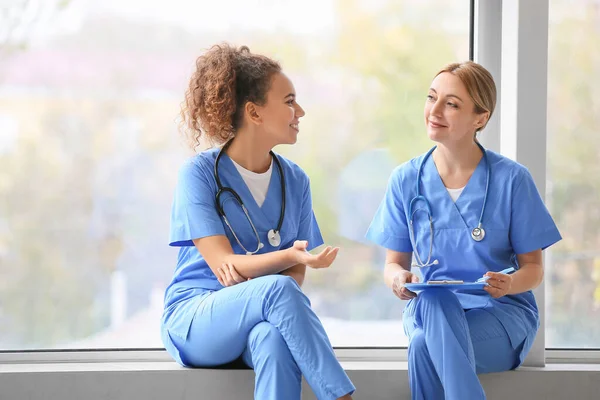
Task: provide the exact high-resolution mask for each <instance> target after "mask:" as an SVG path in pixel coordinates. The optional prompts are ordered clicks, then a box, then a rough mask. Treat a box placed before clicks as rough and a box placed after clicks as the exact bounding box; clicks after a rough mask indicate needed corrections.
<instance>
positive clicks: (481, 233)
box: [408, 142, 492, 268]
mask: <svg viewBox="0 0 600 400" xmlns="http://www.w3.org/2000/svg"><path fill="white" fill-rule="evenodd" d="M476 143H477V146H479V148H480V149H481V152H482V153H483V158H484V161H485V165H486V168H487V176H486V180H485V194H484V197H483V206H482V207H481V214H480V215H479V223H478V224H477V226H476V227H475V228H473V229H472V230H471V238H472V239H473V240H474V241H476V242H481V241H482V240H483V238H485V229H483V226H482V221H483V214H484V213H485V205H486V203H487V197H488V192H489V187H490V178H491V176H492V168H491V166H490V163H489V162H488V159H487V154H486V153H485V149H484V148H483V146H482V145H481V144H480V143H478V142H476ZM436 147H437V146H434V147H433V148H432V149H431V150H429V151H428V152H427V154H425V157H423V161H421V165H419V171H418V172H417V195H416V196H415V197H414V198H413V199H412V200H411V201H410V204H409V206H408V215H410V220H409V227H410V236H411V237H410V239H411V242H412V245H413V248H414V254H415V259H416V262H414V263H413V266H414V267H419V268H425V267H430V266H432V265H437V264H439V262H438V260H433V261H432V260H431V256H432V254H433V216H432V215H431V205H430V204H429V202H428V201H427V199H426V198H425V196H423V195H422V194H421V172H422V171H423V166H424V165H425V162H426V161H427V159H428V158H429V156H430V155H431V153H433V151H434V150H435V149H436ZM419 200H421V201H423V203H424V204H425V209H424V210H423V209H422V208H417V209H413V208H414V204H415V203H416V202H417V201H419ZM417 211H425V212H427V217H428V218H429V255H428V256H427V260H425V262H423V260H422V259H421V257H420V256H419V250H418V249H417V245H416V240H417V239H416V236H415V229H414V223H413V222H414V215H415V214H416V212H417Z"/></svg>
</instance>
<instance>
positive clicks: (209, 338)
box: [175, 275, 355, 399]
mask: <svg viewBox="0 0 600 400" xmlns="http://www.w3.org/2000/svg"><path fill="white" fill-rule="evenodd" d="M264 321H266V322H269V323H270V324H271V325H273V326H274V327H275V328H277V330H278V331H279V333H280V334H281V337H282V338H283V340H284V341H285V343H286V344H287V347H288V349H289V351H290V354H291V355H292V357H293V359H294V361H295V362H296V364H297V365H298V367H299V368H300V371H301V372H302V374H303V375H304V377H305V378H306V381H307V382H308V384H309V385H310V386H311V388H312V389H313V391H314V392H315V394H316V396H317V398H318V399H337V398H339V397H342V396H343V395H345V394H347V393H352V392H354V390H355V388H354V385H352V382H351V381H350V379H349V378H348V376H347V375H346V373H345V372H344V370H343V368H342V367H341V366H340V364H339V362H338V361H337V359H336V357H335V354H334V352H333V349H332V347H331V344H330V342H329V339H328V338H327V334H326V333H325V330H324V329H323V326H322V325H321V322H320V321H319V319H318V318H317V316H316V315H315V313H314V312H313V311H312V309H311V308H310V302H309V300H308V298H307V297H306V296H305V295H304V293H302V291H301V290H300V288H299V287H298V285H297V284H296V281H294V279H293V278H291V277H289V276H283V275H269V276H264V277H260V278H256V279H252V280H250V281H247V282H244V283H240V284H237V285H235V286H231V287H228V288H225V289H221V290H219V291H218V292H215V293H213V294H211V295H210V296H208V297H207V298H206V299H205V300H204V301H203V302H202V303H201V304H200V306H199V307H198V311H197V312H196V315H195V317H194V320H193V322H192V325H191V327H190V331H189V334H188V337H187V340H185V341H183V340H181V341H179V340H175V345H176V346H177V347H178V350H179V352H180V353H181V355H182V358H184V359H185V360H184V361H185V363H186V364H188V365H194V366H214V365H219V364H224V363H227V362H230V361H232V360H235V359H236V358H238V357H239V356H240V355H241V354H242V352H243V351H244V350H245V348H246V346H247V344H248V338H249V336H250V331H251V330H252V329H253V328H254V327H255V326H256V325H257V324H259V323H261V322H264ZM261 378H262V377H257V379H261ZM280 384H281V385H286V384H287V382H281V383H280Z"/></svg>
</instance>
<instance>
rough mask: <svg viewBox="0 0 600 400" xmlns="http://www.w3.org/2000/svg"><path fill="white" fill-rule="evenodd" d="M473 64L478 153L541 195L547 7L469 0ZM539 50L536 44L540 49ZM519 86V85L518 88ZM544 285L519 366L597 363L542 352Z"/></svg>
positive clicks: (351, 357)
mask: <svg viewBox="0 0 600 400" xmlns="http://www.w3.org/2000/svg"><path fill="white" fill-rule="evenodd" d="M471 2H472V3H471V4H472V7H471V9H472V10H473V32H472V33H471V35H472V37H473V42H474V43H473V48H472V52H473V54H474V61H476V62H479V63H481V64H482V65H484V66H485V67H486V68H487V69H488V70H489V71H490V72H491V73H492V75H493V76H494V79H495V80H496V84H497V87H498V105H497V108H496V111H495V113H494V114H495V115H494V116H493V117H492V119H491V120H490V122H489V123H488V126H487V128H486V129H485V131H484V132H482V135H481V138H480V139H481V142H482V143H483V145H484V146H486V147H487V148H489V149H492V150H494V151H498V152H501V153H502V154H504V155H506V156H508V157H510V158H512V159H514V160H517V161H519V162H520V163H522V164H524V165H525V166H527V167H528V168H529V170H530V171H531V173H532V175H533V178H534V180H535V182H536V185H537V187H538V189H539V191H540V193H541V194H542V196H543V195H544V194H545V188H546V184H545V180H546V141H547V138H546V112H547V101H540V99H547V70H548V46H547V43H548V11H549V0H471ZM540 44H542V45H540ZM520 83H521V85H520ZM544 288H545V286H544V283H542V284H541V285H540V287H538V288H537V289H536V290H535V296H536V300H537V303H538V306H539V310H540V317H541V323H540V330H539V333H538V336H537V338H536V341H535V343H534V345H533V347H532V349H531V351H530V353H529V356H528V357H527V359H526V361H525V365H527V366H544V365H545V364H546V363H549V364H553V363H561V364H589V363H595V364H597V363H600V351H594V350H556V349H546V348H545V341H544V339H545V325H546V324H545V318H544V317H545V315H544V305H545V295H544ZM335 352H336V355H337V356H338V358H339V359H340V361H406V360H407V350H406V348H375V347H373V348H336V349H335ZM130 361H140V362H144V361H148V362H162V361H165V362H166V361H171V357H170V356H169V355H168V354H167V353H166V351H165V350H164V349H123V350H119V349H109V350H63V351H60V350H56V351H54V350H52V351H5V352H0V364H14V363H19V364H20V363H23V364H35V363H68V362H102V363H113V362H115V363H116V362H130Z"/></svg>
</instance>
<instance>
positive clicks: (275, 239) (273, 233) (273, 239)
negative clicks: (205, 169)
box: [214, 141, 285, 255]
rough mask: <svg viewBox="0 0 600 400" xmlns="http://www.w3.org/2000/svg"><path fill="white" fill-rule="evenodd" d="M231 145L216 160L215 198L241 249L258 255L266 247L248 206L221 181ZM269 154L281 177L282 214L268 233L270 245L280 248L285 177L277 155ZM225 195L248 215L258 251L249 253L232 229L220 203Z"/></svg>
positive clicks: (247, 252) (224, 148) (218, 208)
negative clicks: (224, 157)
mask: <svg viewBox="0 0 600 400" xmlns="http://www.w3.org/2000/svg"><path fill="white" fill-rule="evenodd" d="M230 143H231V141H230V142H228V143H226V144H225V146H223V148H222V149H221V150H220V151H219V154H218V155H217V159H216V160H215V171H214V175H215V180H216V181H217V189H218V190H217V195H216V196H215V203H216V207H217V212H218V213H219V215H220V216H221V217H223V220H224V221H225V224H226V225H227V227H228V228H229V230H230V231H231V233H232V234H233V237H234V238H235V240H236V241H237V242H238V244H239V245H240V247H241V248H242V249H243V250H244V251H245V252H246V255H251V254H256V253H258V251H259V250H260V249H262V248H263V247H264V245H263V243H262V242H261V241H260V236H259V235H258V231H257V230H256V227H255V226H254V223H252V219H251V218H250V214H248V210H247V209H246V206H245V205H244V202H243V201H242V198H241V197H240V196H239V195H238V194H237V193H236V191H235V190H233V189H232V188H230V187H226V186H223V185H222V184H221V179H219V172H218V168H219V161H220V160H221V156H222V155H223V151H224V150H226V149H227V147H229V144H230ZM269 154H271V157H273V160H275V164H276V165H277V169H278V170H279V177H280V179H281V213H280V214H279V222H278V223H277V228H275V229H271V230H270V231H269V232H268V233H267V239H268V240H269V244H270V245H271V246H273V247H279V245H280V244H281V235H280V233H279V232H281V226H282V225H283V216H284V215H285V177H284V176H283V168H282V167H281V163H280V162H279V159H278V158H277V156H276V155H275V153H273V151H270V152H269ZM223 193H230V194H231V195H232V196H233V198H234V199H235V200H236V201H237V202H238V204H239V205H240V206H241V207H242V211H244V214H245V215H246V218H247V219H248V222H249V223H250V226H251V227H252V230H253V231H254V236H256V241H257V242H258V244H257V246H256V250H254V251H249V250H248V249H246V248H245V247H244V245H243V244H242V242H241V241H240V239H239V238H238V237H237V235H236V233H235V231H234V230H233V228H232V227H231V224H230V223H229V220H228V219H227V216H226V215H225V210H224V209H223V206H222V205H221V202H220V200H221V195H222V194H223ZM225 200H227V199H225Z"/></svg>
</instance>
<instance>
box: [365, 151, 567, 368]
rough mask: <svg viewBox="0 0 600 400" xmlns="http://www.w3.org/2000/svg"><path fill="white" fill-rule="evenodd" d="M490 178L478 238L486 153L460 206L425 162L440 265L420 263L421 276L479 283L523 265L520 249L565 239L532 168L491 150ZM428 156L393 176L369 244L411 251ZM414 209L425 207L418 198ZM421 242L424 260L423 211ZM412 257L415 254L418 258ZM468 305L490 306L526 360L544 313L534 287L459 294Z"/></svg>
mask: <svg viewBox="0 0 600 400" xmlns="http://www.w3.org/2000/svg"><path fill="white" fill-rule="evenodd" d="M486 155H487V160H488V162H489V163H490V167H491V179H490V184H489V193H488V199H487V205H486V208H485V214H484V216H483V221H482V226H483V228H484V229H485V232H486V236H485V238H484V239H483V241H481V242H476V241H474V240H473V239H472V238H471V230H472V229H473V228H474V227H476V226H477V225H478V222H479V217H480V214H481V207H482V205H483V198H484V194H485V185H486V176H487V166H486V161H485V158H484V157H482V159H481V161H480V162H479V164H478V166H477V167H476V169H475V171H474V173H473V175H472V176H471V178H470V179H469V182H468V183H467V185H466V186H465V188H464V190H463V192H462V193H461V195H460V197H459V198H458V199H457V200H456V203H455V202H454V201H453V200H452V198H451V197H450V194H449V193H448V190H447V189H446V187H445V186H444V183H443V182H442V179H441V177H440V175H439V173H438V171H437V169H436V166H435V164H434V162H433V160H432V157H429V158H428V159H427V161H426V162H425V165H424V166H423V171H422V176H421V188H420V190H421V194H422V195H423V196H425V198H426V199H427V200H428V201H429V204H430V206H431V214H432V216H433V227H434V229H433V230H434V234H433V251H432V256H431V260H435V259H437V260H438V261H439V264H438V265H433V266H431V267H427V268H421V271H422V273H423V278H424V280H426V281H427V280H444V279H456V280H464V281H469V282H472V281H475V280H477V279H478V278H480V277H482V276H483V275H484V274H485V273H486V272H488V271H494V272H499V271H501V270H503V269H505V268H508V267H509V266H514V267H515V268H518V267H519V266H518V263H517V259H516V255H517V254H523V253H528V252H531V251H534V250H537V249H542V250H543V249H545V248H547V247H548V246H551V245H552V244H554V243H556V242H558V241H559V240H560V239H561V236H560V233H559V231H558V229H557V227H556V225H555V223H554V221H553V220H552V217H551V216H550V214H549V212H548V210H547V209H546V206H545V205H544V203H543V201H542V198H541V197H540V194H539V192H538V190H537V188H536V186H535V184H534V181H533V178H532V176H531V174H530V173H529V171H528V170H527V169H526V168H525V167H524V166H523V165H521V164H519V163H517V162H515V161H512V160H510V159H508V158H506V157H504V156H502V155H500V154H497V153H495V152H493V151H490V150H486ZM424 156H425V155H421V156H419V157H416V158H414V159H412V160H410V161H408V162H406V163H404V164H402V165H400V166H399V167H397V168H396V169H395V170H394V172H393V173H392V175H391V177H390V180H389V184H388V188H387V192H386V194H385V197H384V199H383V201H382V203H381V204H380V206H379V209H378V210H377V213H376V214H375V217H374V218H373V221H372V223H371V226H370V227H369V230H368V232H367V235H366V236H367V238H368V239H369V240H371V241H372V242H374V243H376V244H378V245H380V246H382V247H385V248H387V249H390V250H395V251H398V252H413V251H414V250H415V249H413V246H412V244H411V241H410V236H409V228H408V221H409V218H410V216H409V215H408V208H409V204H410V201H411V200H412V199H413V198H414V197H415V196H416V182H417V173H418V170H419V166H420V165H421V163H422V161H423V159H424ZM414 208H417V209H418V208H423V202H417V203H416V204H415V206H414ZM413 220H414V223H413V224H414V225H413V226H414V230H415V236H416V242H415V243H416V246H417V249H416V250H418V252H419V255H420V257H421V259H422V260H423V262H425V260H426V259H427V257H428V253H429V248H430V238H431V235H430V228H429V220H428V219H427V215H426V213H424V212H417V213H416V214H414V219H413ZM413 257H414V256H413ZM456 294H457V297H458V299H459V301H460V303H461V304H462V306H463V308H464V309H472V308H485V309H487V310H488V311H489V312H491V313H493V314H494V315H495V316H496V317H497V318H498V319H499V320H500V321H501V322H502V324H503V325H504V327H505V329H506V330H507V332H508V334H509V337H510V340H511V343H512V345H513V347H514V348H517V346H519V345H521V344H522V343H523V342H524V345H523V351H522V354H521V356H522V357H521V361H522V358H524V356H525V355H526V354H527V351H528V350H529V348H530V347H531V344H532V343H533V339H534V338H535V334H536V332H537V329H538V327H539V314H538V308H537V304H536V302H535V298H534V296H533V293H532V292H531V291H528V292H525V293H520V294H517V295H507V296H504V297H501V298H499V299H494V298H492V297H491V296H489V294H487V292H483V291H481V292H480V293H459V292H457V293H456Z"/></svg>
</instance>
